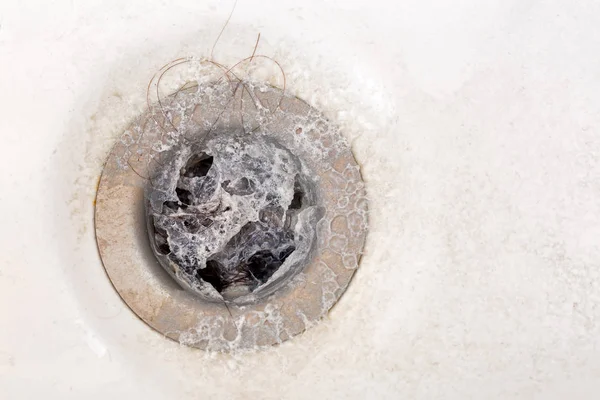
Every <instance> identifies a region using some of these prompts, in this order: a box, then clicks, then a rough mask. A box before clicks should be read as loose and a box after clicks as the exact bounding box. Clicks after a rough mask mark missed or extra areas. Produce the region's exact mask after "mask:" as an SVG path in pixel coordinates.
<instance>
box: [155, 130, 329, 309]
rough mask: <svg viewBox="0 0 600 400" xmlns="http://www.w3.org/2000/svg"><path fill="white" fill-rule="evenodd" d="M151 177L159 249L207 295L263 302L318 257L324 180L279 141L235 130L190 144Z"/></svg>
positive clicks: (178, 274)
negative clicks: (315, 254) (319, 189)
mask: <svg viewBox="0 0 600 400" xmlns="http://www.w3.org/2000/svg"><path fill="white" fill-rule="evenodd" d="M200 147H201V148H200ZM151 182H152V185H151V186H150V187H149V189H148V191H147V214H148V223H149V231H150V236H151V243H152V247H153V250H154V252H155V255H156V256H157V258H158V259H159V261H160V262H161V264H162V265H163V267H165V268H166V269H167V270H168V271H169V272H170V273H171V274H172V275H173V276H174V277H175V278H176V279H177V280H178V281H179V282H180V283H181V284H182V285H183V286H184V287H186V288H189V289H191V290H192V291H194V292H196V293H198V294H200V295H202V296H203V297H204V298H207V299H213V300H222V299H225V300H231V301H235V302H236V303H245V302H252V301H255V300H257V299H259V298H261V297H264V296H266V295H268V294H270V293H272V292H273V291H274V290H276V289H277V288H279V287H280V286H281V284H282V283H283V282H284V281H287V280H288V279H289V278H291V277H292V276H293V275H295V274H296V273H297V272H299V271H300V270H301V269H302V267H303V266H304V265H306V264H307V263H308V262H309V261H310V259H311V256H312V251H313V248H314V245H315V240H316V223H317V222H318V220H319V219H320V218H322V216H323V210H322V207H319V202H318V195H317V190H316V185H315V183H314V182H313V181H312V180H311V179H310V178H309V174H308V172H307V171H306V168H305V167H304V166H303V164H302V162H301V160H300V159H299V158H298V157H296V156H295V155H293V154H292V153H291V152H290V151H289V150H287V149H286V148H284V147H283V146H281V145H279V144H278V143H277V142H275V141H274V140H273V139H268V138H265V137H261V136H260V135H252V136H243V137H242V136H240V137H236V136H232V135H230V136H218V137H214V138H212V139H210V140H208V141H207V142H206V143H205V144H203V145H200V144H196V145H187V146H183V145H182V146H180V147H179V148H177V149H174V150H172V151H171V154H170V159H169V161H167V163H165V164H164V167H160V168H159V169H158V170H157V171H156V172H155V175H154V177H153V179H152V180H151Z"/></svg>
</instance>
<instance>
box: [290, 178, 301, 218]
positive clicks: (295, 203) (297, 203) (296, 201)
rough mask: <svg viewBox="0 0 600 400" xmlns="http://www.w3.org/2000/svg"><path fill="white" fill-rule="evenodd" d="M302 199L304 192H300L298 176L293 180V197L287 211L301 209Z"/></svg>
mask: <svg viewBox="0 0 600 400" xmlns="http://www.w3.org/2000/svg"><path fill="white" fill-rule="evenodd" d="M303 198H304V192H303V191H302V186H300V182H299V181H298V176H296V179H295V180H294V197H293V198H292V202H291V203H290V206H289V207H288V209H290V210H298V209H300V208H302V199H303Z"/></svg>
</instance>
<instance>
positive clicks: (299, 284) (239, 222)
mask: <svg viewBox="0 0 600 400" xmlns="http://www.w3.org/2000/svg"><path fill="white" fill-rule="evenodd" d="M165 68H166V69H168V68H169V66H167V67H165ZM238 82H239V86H238V85H237V83H238ZM177 86H178V87H179V85H177ZM236 87H237V88H238V90H236ZM242 89H243V90H242ZM367 222H368V219H367V199H366V190H365V186H364V183H363V182H362V178H361V174H360V168H359V166H358V164H357V162H356V160H355V159H354V155H353V154H352V151H351V149H350V146H349V144H348V142H347V141H346V140H345V138H344V136H343V135H342V133H341V132H340V130H339V128H338V127H337V126H336V125H335V124H333V123H332V122H331V121H329V120H328V119H327V118H325V117H324V116H323V114H322V113H321V112H319V111H318V110H316V109H315V108H313V107H311V106H310V105H308V104H307V103H306V102H304V101H302V100H301V99H299V98H297V97H294V96H292V95H290V94H286V92H285V91H284V90H282V89H278V88H275V87H272V86H268V85H265V84H261V83H256V84H254V83H251V82H248V81H243V82H242V81H236V76H234V75H233V74H232V75H231V76H229V80H228V79H223V80H221V81H218V80H217V81H216V82H204V83H202V82H198V83H197V85H192V84H189V85H187V86H186V87H185V88H184V89H182V90H178V91H176V92H174V93H173V95H171V96H167V97H165V98H162V99H161V101H160V102H157V104H155V105H154V106H152V105H149V106H148V109H147V110H146V111H145V112H144V113H142V114H141V115H140V116H139V117H138V118H136V119H135V120H134V121H132V123H131V125H130V126H128V127H127V129H126V130H125V131H124V132H123V134H122V135H121V136H120V138H119V139H118V140H117V141H116V142H115V145H114V147H113V149H112V150H111V152H110V154H109V157H108V159H107V162H106V164H105V167H104V170H103V172H102V177H101V179H100V184H99V187H98V193H97V197H96V213H95V228H96V238H97V242H98V249H99V252H100V256H101V258H102V262H103V265H104V267H105V269H106V272H107V275H108V277H109V278H110V280H111V282H112V283H113V286H114V287H115V289H116V290H117V292H118V293H119V295H120V296H121V297H122V298H123V300H124V301H125V303H126V304H127V305H128V306H129V307H130V308H131V309H132V310H133V311H134V312H135V314H136V315H137V316H139V317H140V318H141V319H142V320H143V321H144V322H145V323H146V324H148V325H149V326H151V327H152V328H154V329H155V330H157V331H158V332H160V333H161V334H162V335H164V336H166V337H168V338H171V339H173V340H176V341H178V342H179V343H181V344H185V345H187V346H193V347H197V348H201V349H206V350H209V351H238V350H242V349H256V348H262V347H264V346H271V345H274V344H278V343H282V342H283V341H286V340H288V339H290V338H292V337H294V336H296V335H298V334H300V333H302V332H304V331H305V330H306V329H308V328H310V327H311V326H314V325H315V324H316V323H317V322H318V321H319V320H321V319H322V318H323V316H325V315H326V314H327V313H328V312H329V310H330V309H331V307H332V306H333V305H334V304H335V303H336V302H337V301H338V299H340V297H341V296H342V295H343V293H344V292H345V291H346V289H347V288H348V285H349V284H350V281H351V279H352V276H353V275H354V272H355V271H356V269H357V268H358V266H359V262H360V259H361V255H362V250H363V246H364V243H365V237H366V234H367ZM165 271H166V272H165ZM182 288H183V289H185V290H182Z"/></svg>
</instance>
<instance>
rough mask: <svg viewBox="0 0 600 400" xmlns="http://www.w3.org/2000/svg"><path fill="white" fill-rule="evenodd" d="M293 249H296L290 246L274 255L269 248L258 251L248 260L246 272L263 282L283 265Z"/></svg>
mask: <svg viewBox="0 0 600 400" xmlns="http://www.w3.org/2000/svg"><path fill="white" fill-rule="evenodd" d="M294 250H296V248H295V247H294V246H290V247H288V248H286V249H285V250H284V251H283V252H282V253H281V254H279V256H276V255H275V254H273V253H272V252H270V251H269V250H263V251H259V252H257V253H255V254H254V255H253V256H252V257H250V259H249V260H248V272H250V274H251V275H252V276H253V277H254V278H255V279H257V280H258V281H259V282H260V283H261V284H263V283H265V282H266V281H268V280H269V278H270V277H271V276H272V275H273V274H274V273H275V271H277V270H278V269H279V267H281V266H282V265H283V263H284V262H285V260H286V258H288V257H289V256H290V254H292V253H293V252H294Z"/></svg>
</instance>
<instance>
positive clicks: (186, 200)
mask: <svg viewBox="0 0 600 400" xmlns="http://www.w3.org/2000/svg"><path fill="white" fill-rule="evenodd" d="M175 193H177V198H178V199H179V201H180V202H181V203H183V204H185V205H186V206H189V205H191V204H192V193H191V192H190V191H189V190H185V189H182V188H179V187H178V188H175Z"/></svg>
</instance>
